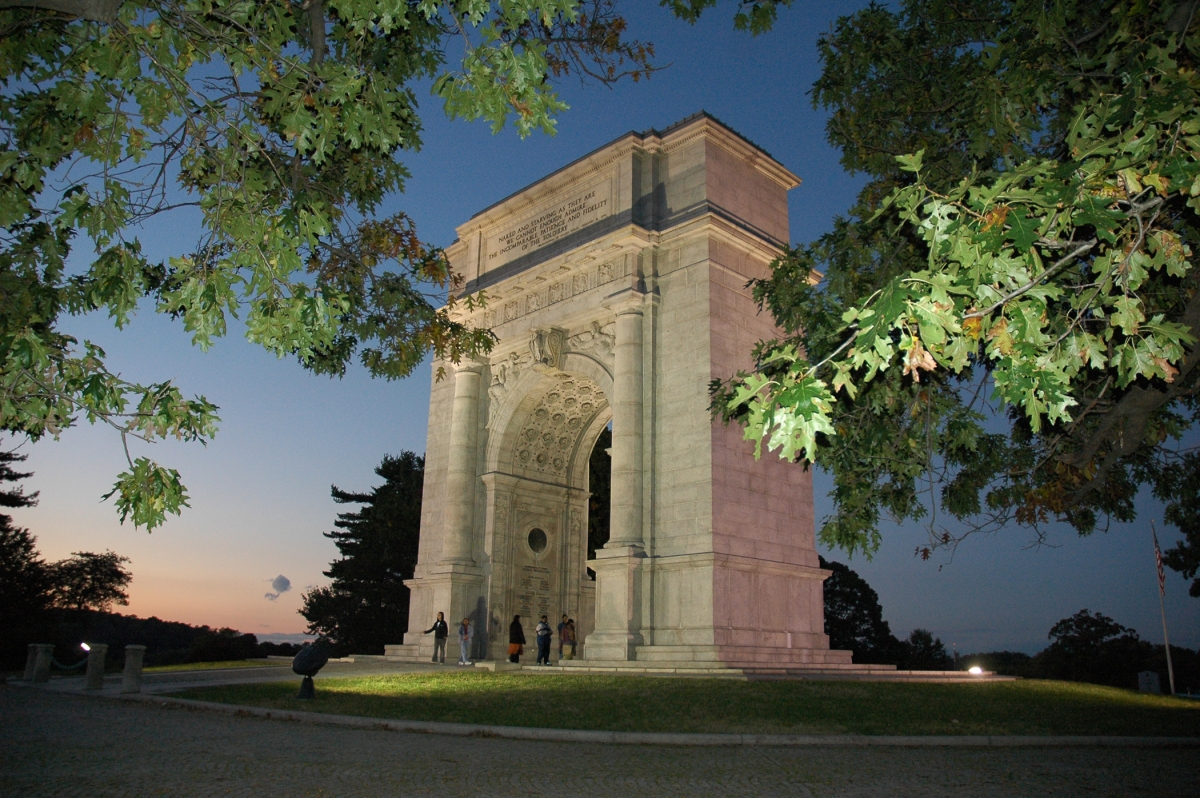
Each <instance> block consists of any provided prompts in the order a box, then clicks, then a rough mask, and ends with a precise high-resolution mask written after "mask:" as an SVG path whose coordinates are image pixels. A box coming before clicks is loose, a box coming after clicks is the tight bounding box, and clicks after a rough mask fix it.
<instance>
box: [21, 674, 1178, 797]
mask: <svg viewBox="0 0 1200 798" xmlns="http://www.w3.org/2000/svg"><path fill="white" fill-rule="evenodd" d="M0 751H2V752H3V753H2V754H0V795H4V796H50V795H53V796H59V795H62V796H79V795H87V796H89V798H92V797H93V796H105V795H121V796H127V795H136V796H169V795H187V796H191V795H245V796H255V798H261V796H267V795H286V796H289V797H290V796H359V795H362V796H375V795H381V796H401V795H402V796H426V795H454V796H518V795H519V796H531V795H532V796H563V795H570V796H585V797H587V798H590V797H591V796H597V797H599V796H633V795H653V796H676V795H678V796H689V797H690V796H707V795H714V796H742V795H745V796H774V795H779V796H797V797H798V796H808V795H819V796H940V795H946V796H956V798H960V797H961V796H969V797H970V798H987V797H988V796H1042V795H1044V796H1056V798H1058V797H1060V796H1061V797H1063V798H1065V797H1067V796H1087V798H1097V797H1098V796H1109V795H1111V796H1166V795H1179V796H1182V795H1195V794H1197V793H1196V790H1197V787H1196V785H1197V782H1196V778H1197V776H1196V774H1197V772H1200V751H1197V750H1196V749H1168V750H1144V749H1111V748H1110V749H1090V748H1075V749H1020V748H1018V749H999V750H997V749H984V750H975V749H906V748H893V749H868V750H863V749H853V748H846V749H841V748H833V749H831V748H821V749H803V748H801V749H781V748H673V747H654V746H619V745H587V744H571V743H545V742H526V741H517V740H497V739H470V738H460V737H442V736H437V735H422V734H405V733H398V732H387V731H372V730H357V729H345V728H336V727H329V726H318V725H307V724H301V723H294V722H286V721H275V720H262V719H258V718H251V717H232V716H228V715H222V714H217V713H211V712H202V711H194V710H187V709H179V708H174V707H164V706H159V705H156V704H148V703H128V702H119V701H113V700H111V699H106V698H99V697H94V696H85V695H78V694H75V695H72V694H67V693H56V692H50V691H46V690H37V689H30V688H23V687H11V686H0Z"/></svg>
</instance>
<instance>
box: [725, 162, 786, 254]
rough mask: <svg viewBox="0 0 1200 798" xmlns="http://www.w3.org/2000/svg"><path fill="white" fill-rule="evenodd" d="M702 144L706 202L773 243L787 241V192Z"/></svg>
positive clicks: (741, 164)
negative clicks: (755, 230) (742, 222)
mask: <svg viewBox="0 0 1200 798" xmlns="http://www.w3.org/2000/svg"><path fill="white" fill-rule="evenodd" d="M705 144H706V149H705V153H704V155H705V167H706V191H707V197H708V201H709V202H710V203H712V204H714V205H716V206H717V207H719V208H721V209H722V210H724V211H725V212H727V213H729V214H732V215H733V216H735V217H737V218H738V219H741V220H743V221H744V222H746V223H747V224H748V225H750V226H751V227H753V228H755V229H757V230H760V231H762V232H763V233H766V234H767V235H768V236H770V237H771V238H773V239H775V240H776V241H788V240H790V235H789V233H788V205H787V190H786V189H784V187H783V186H781V185H779V183H777V182H775V181H774V180H772V179H771V178H770V177H769V176H767V175H765V174H763V173H762V172H759V171H758V170H756V169H752V168H750V167H748V166H747V164H746V163H745V162H744V161H742V160H741V159H739V158H738V157H737V156H735V155H733V154H732V153H730V152H729V151H728V150H726V149H725V148H724V147H722V146H720V145H719V144H717V143H716V142H713V141H706V142H705Z"/></svg>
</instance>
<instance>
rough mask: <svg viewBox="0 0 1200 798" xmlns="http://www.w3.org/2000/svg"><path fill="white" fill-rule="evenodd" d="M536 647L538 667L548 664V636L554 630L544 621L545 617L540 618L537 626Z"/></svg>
mask: <svg viewBox="0 0 1200 798" xmlns="http://www.w3.org/2000/svg"><path fill="white" fill-rule="evenodd" d="M536 631H537V647H538V658H537V664H538V665H549V664H550V635H551V634H553V633H554V630H553V629H551V628H550V622H549V621H547V620H546V616H545V615H543V616H542V620H541V621H539V622H538V625H537V630H536Z"/></svg>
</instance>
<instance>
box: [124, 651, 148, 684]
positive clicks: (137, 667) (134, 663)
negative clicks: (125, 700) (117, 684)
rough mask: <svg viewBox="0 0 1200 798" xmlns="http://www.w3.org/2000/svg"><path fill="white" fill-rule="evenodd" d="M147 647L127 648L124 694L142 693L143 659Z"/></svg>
mask: <svg viewBox="0 0 1200 798" xmlns="http://www.w3.org/2000/svg"><path fill="white" fill-rule="evenodd" d="M145 656H146V647H145V646H125V673H124V674H123V675H122V677H121V692H122V693H140V692H142V658H143V657H145Z"/></svg>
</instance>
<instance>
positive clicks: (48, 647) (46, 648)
mask: <svg viewBox="0 0 1200 798" xmlns="http://www.w3.org/2000/svg"><path fill="white" fill-rule="evenodd" d="M32 645H33V647H34V648H36V649H37V656H36V658H35V659H34V661H33V673H32V674H31V675H30V678H29V680H30V681H33V682H48V681H50V661H51V660H52V659H53V658H54V644H53V643H33V644H32ZM26 672H28V671H26Z"/></svg>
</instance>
